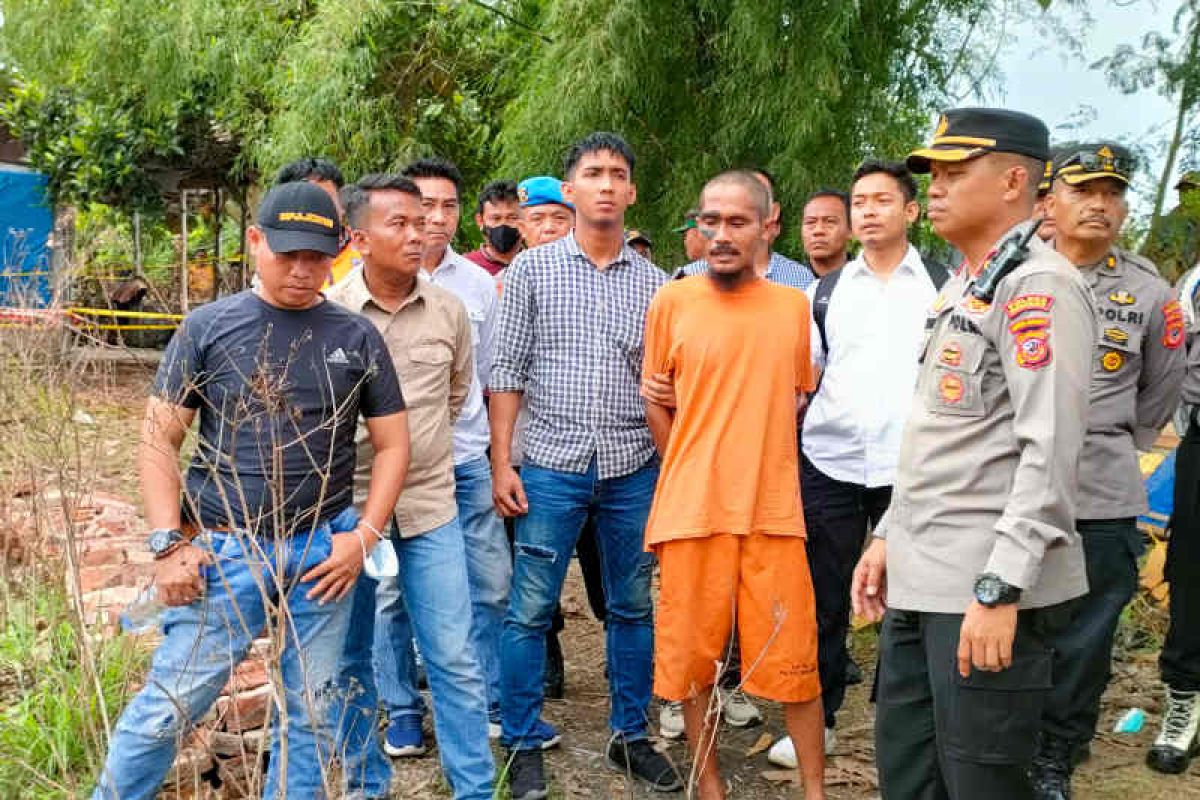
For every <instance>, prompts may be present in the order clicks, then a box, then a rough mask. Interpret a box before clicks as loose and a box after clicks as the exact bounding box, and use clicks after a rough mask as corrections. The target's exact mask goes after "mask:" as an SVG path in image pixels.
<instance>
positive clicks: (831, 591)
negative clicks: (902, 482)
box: [800, 456, 892, 728]
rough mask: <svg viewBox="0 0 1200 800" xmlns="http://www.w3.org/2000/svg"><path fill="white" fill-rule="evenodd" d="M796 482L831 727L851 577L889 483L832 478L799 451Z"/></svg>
mask: <svg viewBox="0 0 1200 800" xmlns="http://www.w3.org/2000/svg"><path fill="white" fill-rule="evenodd" d="M801 458H802V461H801V466H800V486H801V494H802V496H803V498H804V526H805V528H806V529H807V531H808V542H807V550H808V564H809V568H810V569H811V570H812V582H813V593H814V594H815V596H816V601H817V667H818V670H819V671H820V674H821V690H822V691H821V702H822V704H823V705H824V707H825V727H827V728H832V727H833V726H834V722H835V717H836V715H837V712H838V709H840V708H841V707H842V701H843V700H844V699H845V697H846V668H847V666H848V665H849V662H850V652H849V651H848V650H847V649H846V634H847V633H848V632H849V630H850V579H851V578H852V577H853V576H854V567H855V565H856V564H857V563H858V558H859V556H861V555H862V550H863V542H864V541H865V539H866V537H867V531H868V529H869V528H871V527H874V526H875V525H876V524H877V523H878V522H879V519H880V517H882V516H883V512H884V511H886V510H887V507H888V503H890V502H891V499H892V487H890V486H880V487H876V488H871V489H868V488H867V487H865V486H859V485H858V484H853V483H843V482H842V481H838V480H834V479H833V478H831V477H829V476H828V475H826V474H825V473H823V472H821V470H819V469H817V468H816V467H815V466H813V463H812V462H811V461H809V460H808V459H807V458H804V457H803V456H801Z"/></svg>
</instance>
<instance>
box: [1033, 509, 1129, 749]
mask: <svg viewBox="0 0 1200 800" xmlns="http://www.w3.org/2000/svg"><path fill="white" fill-rule="evenodd" d="M1075 529H1076V530H1077V531H1079V535H1080V536H1081V537H1083V552H1084V555H1085V557H1086V559H1087V579H1088V593H1087V594H1086V595H1084V596H1083V597H1080V598H1078V599H1077V600H1073V601H1071V604H1070V613H1069V615H1068V619H1069V622H1068V623H1067V627H1066V628H1064V629H1063V630H1062V631H1060V632H1059V633H1058V635H1056V636H1055V637H1054V638H1053V640H1052V641H1051V643H1050V644H1051V647H1052V648H1053V650H1054V688H1052V689H1051V690H1050V696H1049V698H1048V699H1047V701H1046V709H1045V711H1044V712H1043V713H1042V730H1043V731H1045V732H1046V733H1048V734H1050V735H1053V736H1056V737H1058V738H1060V739H1065V740H1067V741H1068V742H1069V743H1070V744H1071V745H1072V747H1075V748H1078V747H1080V746H1081V745H1084V744H1087V743H1088V742H1090V741H1091V740H1092V737H1093V736H1094V735H1095V733H1096V721H1097V720H1098V719H1099V718H1100V696H1101V695H1103V694H1104V690H1105V688H1107V687H1108V681H1109V679H1110V678H1111V677H1112V648H1113V637H1114V636H1115V635H1116V632H1117V623H1118V622H1119V621H1120V618H1121V611H1122V610H1124V608H1125V606H1126V604H1128V603H1129V601H1130V599H1132V598H1133V593H1134V592H1135V591H1137V581H1138V567H1137V560H1138V556H1140V555H1141V553H1142V546H1143V545H1142V536H1141V534H1140V533H1138V529H1137V519H1136V518H1135V517H1127V518H1124V519H1094V520H1088V519H1081V520H1077V521H1076V523H1075Z"/></svg>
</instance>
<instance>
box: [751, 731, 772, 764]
mask: <svg viewBox="0 0 1200 800" xmlns="http://www.w3.org/2000/svg"><path fill="white" fill-rule="evenodd" d="M772 741H774V740H773V739H772V738H771V734H769V733H764V734H763V735H761V736H759V737H758V741H756V742H755V743H754V744H752V745H751V746H750V749H749V750H747V751H746V758H754V757H755V756H756V755H758V754H759V753H763V752H766V751H767V750H769V749H770V748H771V742H772Z"/></svg>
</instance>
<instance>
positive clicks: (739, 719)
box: [721, 689, 762, 728]
mask: <svg viewBox="0 0 1200 800" xmlns="http://www.w3.org/2000/svg"><path fill="white" fill-rule="evenodd" d="M721 709H722V713H723V715H724V717H725V722H726V723H727V724H729V725H732V726H733V727H735V728H748V727H750V726H751V725H757V724H758V723H760V722H762V712H760V711H759V710H758V707H757V706H756V705H754V703H752V702H750V698H748V697H746V695H745V693H744V692H742V690H741V689H722V690H721Z"/></svg>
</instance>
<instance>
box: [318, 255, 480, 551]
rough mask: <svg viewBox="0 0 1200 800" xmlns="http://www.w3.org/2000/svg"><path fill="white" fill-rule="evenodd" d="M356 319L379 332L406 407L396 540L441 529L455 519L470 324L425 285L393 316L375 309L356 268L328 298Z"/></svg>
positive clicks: (367, 462)
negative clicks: (406, 446)
mask: <svg viewBox="0 0 1200 800" xmlns="http://www.w3.org/2000/svg"><path fill="white" fill-rule="evenodd" d="M327 296H328V298H329V299H330V300H332V301H334V302H335V303H339V304H341V305H343V306H345V307H346V308H349V309H350V310H351V311H355V312H357V313H360V314H362V315H363V316H365V317H366V318H367V319H368V320H370V321H371V323H372V324H373V325H374V326H375V327H376V328H377V329H378V330H379V332H380V333H381V334H382V335H383V340H384V342H385V343H386V344H387V348H388V352H389V353H390V354H391V356H392V363H393V364H394V365H395V367H396V374H397V375H399V376H400V386H401V387H402V389H403V390H404V399H405V402H406V403H407V405H408V431H409V439H410V442H411V448H412V455H411V461H410V463H409V467H408V477H407V478H406V479H405V481H404V491H403V492H402V493H401V494H400V499H399V500H398V501H397V503H396V522H397V524H398V525H399V528H400V535H401V536H403V537H405V538H409V537H412V536H419V535H420V534H422V533H427V532H429V531H431V530H433V529H434V528H438V527H440V526H442V525H445V524H446V523H447V522H449V521H450V520H452V519H454V516H455V515H456V514H457V513H458V509H457V506H456V504H455V501H454V444H453V441H454V440H453V429H454V422H455V420H456V419H457V418H458V413H459V412H460V411H461V410H462V407H463V403H465V402H466V399H467V392H468V391H469V390H470V388H471V376H472V375H473V374H474V373H473V370H474V367H473V364H472V348H471V321H470V319H469V317H468V316H467V310H466V308H465V307H464V306H463V304H462V301H461V300H459V299H458V298H457V297H455V296H454V295H453V294H451V293H450V292H448V291H446V290H445V289H441V288H439V287H437V286H434V285H433V284H432V283H430V282H429V281H423V280H418V281H417V282H416V285H415V286H414V287H413V291H412V294H410V295H409V296H408V297H406V298H405V299H404V302H403V303H401V304H400V308H398V309H397V310H396V311H395V313H392V312H389V311H387V310H386V309H384V308H383V307H382V306H380V305H379V304H378V303H376V302H375V300H374V298H372V297H371V292H370V291H369V290H368V289H367V283H366V281H365V280H364V279H363V270H362V267H359V268H357V269H354V270H352V271H351V272H350V273H349V274H348V275H346V277H345V278H343V279H342V280H341V282H339V283H338V284H337V285H336V286H334V287H333V288H332V289H330V290H329V291H328V293H327ZM357 440H358V463H357V467H356V468H355V472H354V497H355V502H362V501H363V500H364V499H365V498H366V493H367V484H368V482H369V481H370V477H371V458H372V455H373V453H372V450H371V444H370V441H369V440H368V439H367V437H366V430H365V426H363V425H360V426H359V435H358V437H357Z"/></svg>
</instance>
